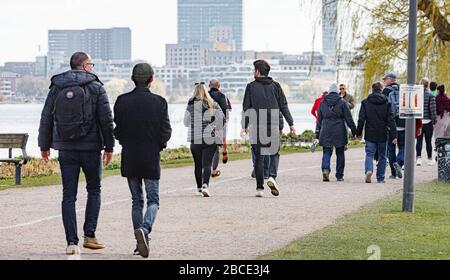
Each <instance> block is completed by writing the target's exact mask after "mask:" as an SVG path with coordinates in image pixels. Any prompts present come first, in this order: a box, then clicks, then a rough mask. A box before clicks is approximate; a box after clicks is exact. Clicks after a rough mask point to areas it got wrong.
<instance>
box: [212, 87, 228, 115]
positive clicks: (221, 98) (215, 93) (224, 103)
mask: <svg viewBox="0 0 450 280" xmlns="http://www.w3.org/2000/svg"><path fill="white" fill-rule="evenodd" d="M209 95H210V96H211V98H212V99H213V100H214V101H215V102H216V103H217V104H219V107H220V109H222V112H223V115H224V116H225V117H226V118H228V100H227V97H226V96H225V94H223V93H222V92H221V91H220V90H218V89H216V88H212V89H211V90H210V91H209Z"/></svg>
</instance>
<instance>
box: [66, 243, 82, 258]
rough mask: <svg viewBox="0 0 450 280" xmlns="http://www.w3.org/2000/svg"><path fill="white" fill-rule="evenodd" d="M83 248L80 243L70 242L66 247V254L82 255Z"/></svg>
mask: <svg viewBox="0 0 450 280" xmlns="http://www.w3.org/2000/svg"><path fill="white" fill-rule="evenodd" d="M80 254H81V250H80V247H79V246H78V245H74V244H70V245H69V246H67V248H66V255H80Z"/></svg>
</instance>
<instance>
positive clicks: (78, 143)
mask: <svg viewBox="0 0 450 280" xmlns="http://www.w3.org/2000/svg"><path fill="white" fill-rule="evenodd" d="M73 86H81V87H83V88H84V90H85V92H86V96H90V99H91V100H90V101H91V104H92V116H93V119H92V120H89V122H91V123H92V125H91V126H90V130H89V131H88V133H87V135H86V136H84V137H83V138H80V139H78V140H75V141H70V142H68V141H63V140H62V139H61V137H59V135H58V133H57V130H56V127H55V121H54V116H53V110H54V104H55V99H56V97H57V95H58V93H59V92H60V91H61V90H62V89H64V88H67V87H73ZM113 129H114V123H113V117H112V112H111V107H110V105H109V101H108V96H107V95H106V92H105V89H104V88H103V84H102V83H101V82H100V80H99V79H98V77H97V76H96V75H94V74H92V73H88V72H86V71H81V70H70V71H68V72H65V73H62V74H59V75H56V76H54V77H53V78H52V79H51V85H50V92H49V94H48V96H47V100H46V101H45V105H44V109H43V110H42V115H41V121H40V126H39V136H38V144H39V147H40V149H41V151H48V150H50V148H53V149H55V150H59V151H94V152H95V151H101V150H105V151H107V152H112V151H113V148H114V136H113Z"/></svg>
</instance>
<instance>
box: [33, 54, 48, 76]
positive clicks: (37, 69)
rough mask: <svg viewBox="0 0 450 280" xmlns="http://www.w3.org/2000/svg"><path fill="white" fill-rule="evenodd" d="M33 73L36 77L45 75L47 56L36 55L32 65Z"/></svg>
mask: <svg viewBox="0 0 450 280" xmlns="http://www.w3.org/2000/svg"><path fill="white" fill-rule="evenodd" d="M34 75H35V76H38V77H46V76H47V56H45V55H41V56H37V57H36V63H35V66H34Z"/></svg>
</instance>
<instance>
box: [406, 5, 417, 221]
mask: <svg viewBox="0 0 450 280" xmlns="http://www.w3.org/2000/svg"><path fill="white" fill-rule="evenodd" d="M416 39H417V0H409V39H408V40H409V44H408V84H410V85H415V84H416V60H417V42H416V41H417V40H416ZM415 134H416V120H415V119H407V120H406V135H405V179H404V185H403V211H404V212H409V213H412V212H414V168H415V162H416V152H415V142H416V141H415V138H416V135H415Z"/></svg>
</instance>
